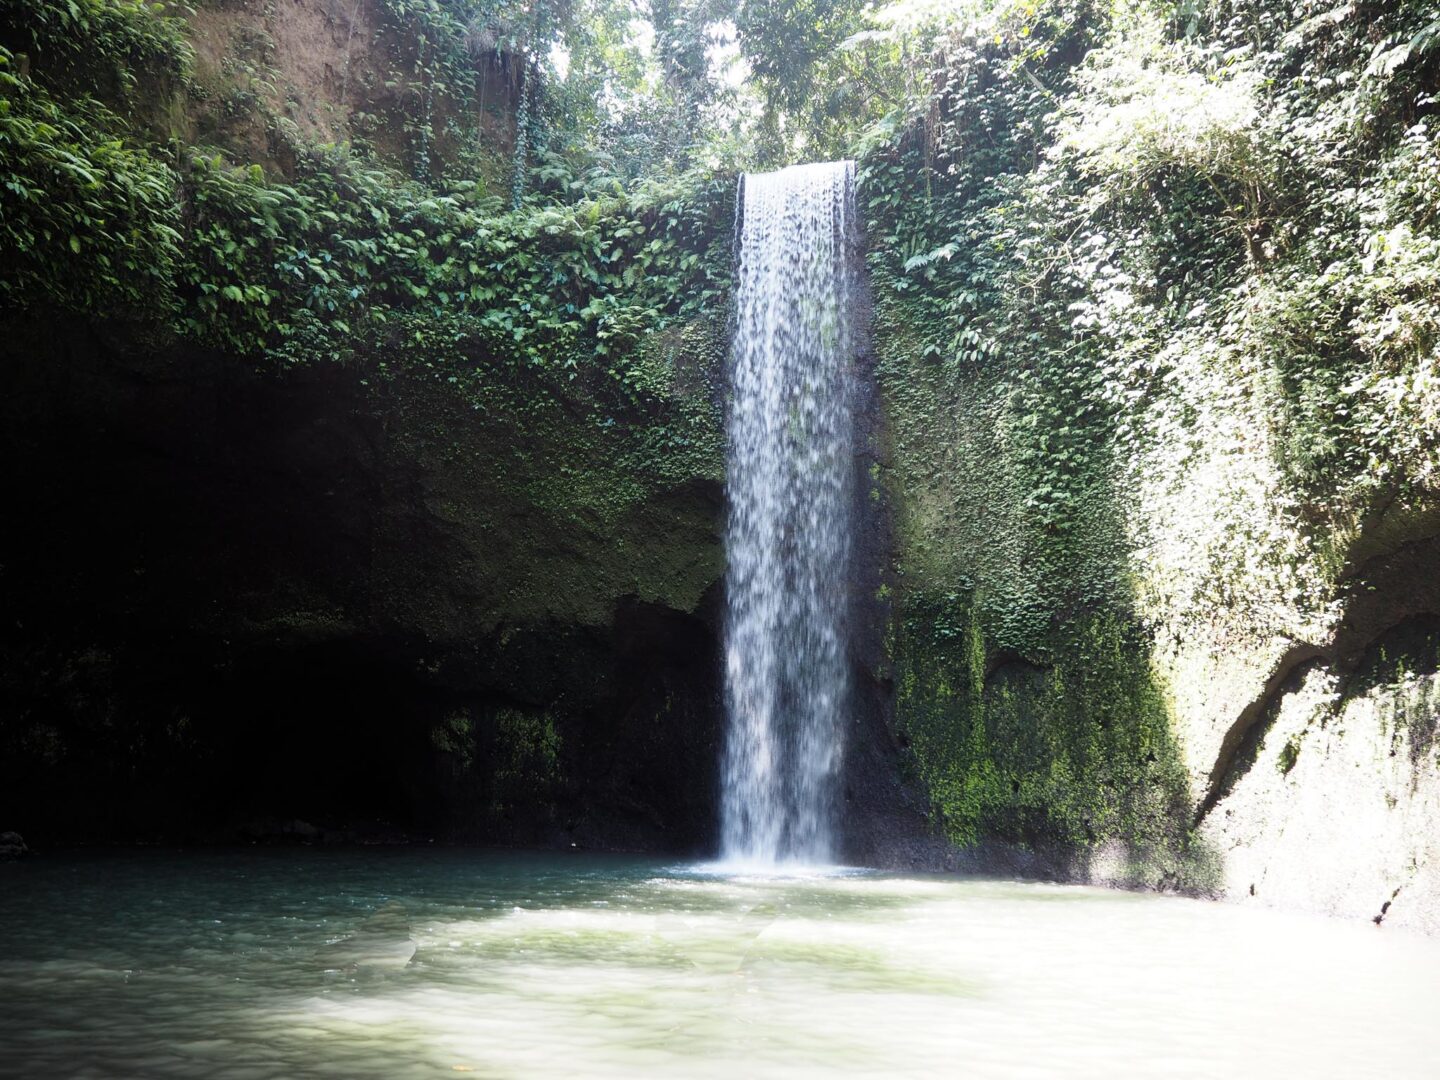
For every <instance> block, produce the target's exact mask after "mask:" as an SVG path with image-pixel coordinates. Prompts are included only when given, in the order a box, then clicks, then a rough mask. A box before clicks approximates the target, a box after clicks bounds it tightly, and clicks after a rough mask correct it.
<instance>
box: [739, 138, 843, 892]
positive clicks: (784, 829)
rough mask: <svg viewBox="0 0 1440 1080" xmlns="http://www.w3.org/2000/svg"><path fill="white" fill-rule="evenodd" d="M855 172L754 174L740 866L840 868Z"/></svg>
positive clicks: (750, 179)
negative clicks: (836, 860) (838, 792)
mask: <svg viewBox="0 0 1440 1080" xmlns="http://www.w3.org/2000/svg"><path fill="white" fill-rule="evenodd" d="M853 179H854V164H853V163H852V162H848V161H844V162H831V163H825V164H815V165H796V166H792V167H791V168H788V169H782V170H780V171H779V172H773V173H759V174H747V175H746V176H745V178H744V185H743V189H742V206H741V208H740V211H739V213H740V220H739V228H738V248H739V258H738V279H737V287H736V328H735V343H734V348H733V351H732V357H731V363H732V370H731V403H730V415H729V432H728V434H729V461H728V468H729V478H728V492H729V519H728V522H727V527H726V554H727V557H728V570H727V579H726V597H727V600H726V605H727V606H726V627H725V633H726V641H725V668H726V670H725V680H726V712H727V719H728V724H729V730H728V735H727V742H726V747H725V760H724V766H723V773H722V793H723V794H722V804H721V846H722V857H723V858H724V859H725V860H727V861H734V862H745V863H761V864H775V863H826V862H829V861H831V860H832V859H833V857H834V851H833V843H834V842H833V837H832V832H833V828H832V826H833V822H832V819H833V817H834V810H835V787H836V781H837V778H838V773H839V769H840V762H841V756H842V752H843V746H842V737H843V731H844V721H845V713H846V710H847V708H848V707H849V677H848V674H847V667H846V665H847V660H846V641H845V624H846V608H847V599H846V586H847V581H848V579H849V573H848V570H849V561H850V532H851V526H850V518H851V501H852V496H851V492H852V475H851V474H852V472H853V461H852V441H853V440H852V430H853V427H854V419H853V398H854V393H853V387H852V383H853V372H852V366H853V365H852V360H853V356H852V353H853V341H854V339H855V335H854V332H853V327H852V317H853V309H854V307H855V301H856V297H857V290H856V289H855V287H854V280H853V278H854V270H853V266H854V262H855V257H854V255H855V252H854V235H855V224H854V222H855V214H854V195H853V186H854V185H853Z"/></svg>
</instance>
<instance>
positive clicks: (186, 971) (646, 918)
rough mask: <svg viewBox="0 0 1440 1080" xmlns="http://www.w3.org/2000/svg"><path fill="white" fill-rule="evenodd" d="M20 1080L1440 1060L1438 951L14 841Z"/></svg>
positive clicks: (1334, 937) (1076, 918) (290, 854)
mask: <svg viewBox="0 0 1440 1080" xmlns="http://www.w3.org/2000/svg"><path fill="white" fill-rule="evenodd" d="M0 927H3V930H0V934H3V948H0V1001H3V1003H4V1009H3V1020H0V1074H3V1075H4V1076H7V1077H10V1076H14V1077H52V1076H53V1077H131V1076H135V1077H207V1078H217V1080H242V1078H243V1080H260V1078H265V1077H286V1078H295V1077H357V1078H368V1077H376V1078H379V1077H384V1078H401V1080H403V1078H409V1077H442V1076H443V1077H454V1076H457V1075H467V1074H468V1075H476V1076H487V1077H490V1076H493V1077H502V1076H514V1077H575V1076H600V1077H606V1076H613V1077H630V1076H664V1077H689V1076H695V1077H734V1076H791V1075H843V1076H874V1077H880V1076H971V1077H992V1076H993V1077H1030V1076H1034V1077H1051V1076H1059V1075H1064V1076H1069V1077H1074V1076H1081V1077H1088V1076H1093V1077H1113V1076H1145V1077H1161V1076H1163V1077H1190V1076H1194V1077H1214V1076H1219V1075H1224V1076H1227V1077H1238V1076H1306V1077H1346V1078H1353V1077H1363V1076H1377V1077H1378V1076H1384V1077H1388V1078H1391V1080H1394V1078H1400V1077H1419V1076H1435V1075H1437V1066H1436V1064H1435V1063H1436V1061H1437V1060H1440V1059H1437V1058H1436V1056H1435V1055H1436V1053H1437V1051H1436V1046H1437V1043H1436V1041H1435V1034H1436V1032H1437V1030H1440V1028H1437V1026H1436V1020H1435V1017H1436V1015H1437V1007H1440V945H1437V943H1436V942H1434V941H1432V940H1430V939H1426V938H1419V937H1411V936H1406V935H1403V934H1399V933H1395V932H1393V931H1390V930H1383V929H1377V928H1376V927H1373V926H1370V925H1368V924H1358V925H1357V924H1349V923H1340V922H1335V921H1331V920H1325V919H1320V918H1309V917H1300V916H1290V915H1280V914H1276V913H1273V912H1267V911H1263V910H1253V909H1248V908H1240V907H1233V906H1225V905H1217V904H1207V903H1203V902H1199V901H1191V900H1184V899H1177V898H1167V897H1157V896H1145V895H1134V894H1128V893H1122V892H1112V891H1106V890H1096V889H1085V888H1075V887H1063V886H1049V885H1032V884H1016V883H1010V882H998V881H978V880H966V879H958V878H941V877H895V876H888V875H882V874H871V873H856V872H852V873H836V874H830V875H813V876H809V877H797V878H777V877H760V876H757V877H731V876H726V875H723V874H719V873H713V872H709V871H707V870H705V869H704V868H699V869H696V868H686V867H675V866H668V865H665V864H662V863H659V862H655V861H653V860H640V859H632V858H620V857H601V856H594V855H569V856H557V855H539V854H511V853H490V852H475V851H465V850H433V849H426V850H416V849H403V850H373V851H372V850H364V851H354V852H345V851H339V852H337V851H322V850H284V851H244V852H235V853H225V852H200V853H186V854H166V853H160V852H139V853H133V852H127V853H114V854H98V855H89V854H79V855H51V856H46V857H43V858H35V859H31V860H27V861H24V862H21V863H17V864H11V865H4V866H0Z"/></svg>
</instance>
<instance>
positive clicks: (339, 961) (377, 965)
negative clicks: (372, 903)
mask: <svg viewBox="0 0 1440 1080" xmlns="http://www.w3.org/2000/svg"><path fill="white" fill-rule="evenodd" d="M417 948H418V945H417V943H416V941H415V939H414V938H413V937H412V936H411V935H410V915H409V913H408V912H407V911H406V910H405V907H404V905H403V904H399V903H397V902H395V901H393V900H392V901H391V902H389V903H388V904H385V905H383V906H382V907H380V908H379V909H378V910H377V911H376V912H375V913H374V914H373V915H371V916H370V917H369V918H367V919H366V920H365V921H364V922H362V923H361V924H360V926H359V928H358V929H357V930H356V931H355V933H353V934H351V935H350V936H349V937H346V938H342V939H341V940H339V941H335V942H332V943H331V944H329V945H326V946H325V947H324V948H323V949H321V950H320V953H319V956H318V959H319V960H320V962H321V964H322V965H323V966H324V968H325V970H327V971H358V970H362V969H370V970H383V969H387V968H403V967H405V966H406V965H407V964H409V963H410V960H411V959H412V958H413V957H414V955H415V950H416V949H417Z"/></svg>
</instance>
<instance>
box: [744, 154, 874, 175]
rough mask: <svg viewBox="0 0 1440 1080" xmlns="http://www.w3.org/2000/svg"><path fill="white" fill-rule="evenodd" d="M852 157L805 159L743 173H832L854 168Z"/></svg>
mask: <svg viewBox="0 0 1440 1080" xmlns="http://www.w3.org/2000/svg"><path fill="white" fill-rule="evenodd" d="M854 166H855V160H854V159H853V158H841V159H840V160H839V161H805V162H801V163H800V164H798V165H786V166H785V167H784V168H780V169H771V170H770V171H769V172H747V173H745V174H744V175H745V176H747V177H752V178H759V177H770V176H798V175H800V174H802V173H806V172H811V173H832V172H835V171H837V170H840V169H850V168H854Z"/></svg>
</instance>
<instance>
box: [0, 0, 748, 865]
mask: <svg viewBox="0 0 1440 1080" xmlns="http://www.w3.org/2000/svg"><path fill="white" fill-rule="evenodd" d="M459 14H460V9H459V8H454V7H444V6H439V5H412V4H398V3H385V4H369V3H362V4H359V5H335V6H333V7H324V6H319V7H310V6H305V5H296V6H286V7H284V8H276V7H274V6H273V5H250V4H238V5H228V4H227V5H221V6H218V7H216V6H205V7H202V8H199V9H197V10H194V11H187V12H179V11H177V12H176V13H174V15H171V14H167V13H165V11H164V10H163V9H160V8H152V7H148V6H142V5H130V4H124V3H113V2H109V0H96V2H95V3H90V4H82V5H78V6H77V5H69V6H65V5H52V4H48V3H31V2H16V3H14V4H10V5H8V6H5V7H4V8H3V10H0V64H3V66H0V84H3V85H0V90H3V93H4V97H3V99H0V103H3V108H0V147H3V157H0V171H3V173H4V176H5V183H4V185H3V194H0V205H3V211H4V213H3V225H0V232H3V234H4V235H5V237H6V242H7V245H8V248H7V250H9V251H10V253H11V255H12V257H11V258H9V259H8V260H7V262H6V265H5V267H4V269H3V270H0V295H3V297H4V299H5V304H6V314H5V318H4V331H5V333H4V344H3V347H0V385H3V394H0V397H3V400H4V405H3V411H4V432H5V434H4V443H5V454H4V457H5V462H6V465H5V469H4V474H3V495H0V498H3V499H4V501H5V503H6V506H7V513H6V514H5V515H4V517H5V526H4V527H3V529H0V549H3V553H4V554H3V556H0V564H3V570H0V574H3V581H4V588H5V596H6V610H7V620H6V627H5V630H4V631H3V639H4V645H5V647H4V661H3V664H0V700H3V705H0V708H3V710H4V722H3V725H0V743H3V750H0V761H3V764H0V770H3V776H0V789H3V792H4V795H3V816H5V818H6V820H7V821H11V822H13V823H15V824H17V826H19V827H21V828H23V829H24V830H25V831H26V832H27V833H28V834H29V835H31V837H32V839H35V838H38V839H39V840H40V841H41V842H43V841H44V840H45V839H46V838H50V839H54V838H57V837H66V836H69V837H75V838H84V839H97V838H104V837H112V838H119V839H124V838H132V837H136V836H142V837H143V836H155V837H161V838H166V837H168V838H185V837H194V838H218V839H224V838H235V837H237V836H246V835H260V836H263V835H271V834H277V835H282V836H291V837H294V836H296V835H300V836H301V837H302V838H306V837H311V836H313V835H314V832H313V830H314V829H320V830H326V829H328V830H329V831H330V832H331V833H332V834H334V835H339V836H349V837H357V836H358V837H364V836H367V835H371V834H375V835H404V834H407V833H408V834H411V835H413V834H415V833H420V834H425V833H428V834H430V835H440V836H452V837H463V838H468V839H478V840H500V841H507V842H544V843H572V842H573V843H580V844H601V845H609V846H621V847H632V846H642V847H658V848H664V849H678V850H692V849H698V848H703V846H704V845H705V844H706V843H707V841H708V838H709V836H710V835H711V832H712V831H713V815H714V809H713V808H714V804H715V799H714V797H713V787H714V774H715V762H716V760H717V759H718V738H719V734H718V707H719V706H718V702H719V697H718V690H717V687H716V684H715V680H716V668H715V653H716V644H715V628H714V618H713V610H712V609H713V607H714V603H715V589H716V584H717V581H718V579H719V577H720V573H721V556H720V549H719V541H718V529H719V517H720V512H721V484H722V481H723V460H722V448H721V442H722V436H721V429H720V419H721V418H720V408H721V400H722V391H721V386H720V382H721V367H720V365H721V360H722V358H723V355H724V351H725V332H724V318H725V308H724V296H725V288H726V281H727V279H728V275H729V269H730V251H729V227H730V222H731V220H732V217H733V209H732V206H733V195H732V192H733V180H730V179H714V178H712V177H710V176H708V175H702V174H691V175H689V176H686V177H683V178H680V179H678V180H673V181H672V182H670V183H669V184H668V185H667V184H659V183H657V184H649V185H645V186H643V187H637V188H632V189H630V190H629V191H622V190H620V188H619V187H618V185H613V184H610V185H606V184H603V183H602V184H601V186H602V187H604V188H605V190H604V191H596V192H593V193H592V192H590V191H586V192H581V193H580V194H579V195H578V196H576V197H574V198H570V199H568V200H567V201H565V202H564V203H555V202H554V201H552V200H547V199H542V198H535V199H526V200H523V201H522V202H521V204H520V205H518V206H517V207H514V208H512V207H511V206H510V204H511V202H512V197H513V196H514V195H515V194H516V192H517V191H518V190H519V189H518V188H516V187H515V186H514V184H513V181H514V178H515V176H518V175H520V174H521V173H522V172H523V173H526V174H528V173H530V171H531V164H532V163H531V162H530V161H528V160H526V159H525V157H524V156H523V155H521V154H520V153H519V152H518V151H517V134H516V132H517V125H518V124H520V123H521V122H522V121H521V120H517V112H518V111H520V110H521V108H522V99H523V97H524V82H525V80H526V79H527V78H538V69H537V68H535V66H534V63H533V60H530V59H527V54H526V53H525V50H524V47H523V46H524V43H525V32H526V31H525V27H526V26H527V25H528V24H527V23H526V22H525V18H526V17H525V16H524V12H523V11H519V9H517V10H515V11H511V10H510V9H507V8H505V7H504V5H492V6H491V7H488V8H487V7H485V6H483V5H477V6H473V7H472V9H470V10H469V11H468V21H465V22H462V21H460V19H459ZM517 19H518V20H519V22H518V23H517V22H516V20H517ZM517 27H518V29H517ZM532 29H533V28H532ZM338 140H344V141H343V142H337V141H338ZM296 822H299V824H296ZM367 822H368V823H369V824H366V823H367ZM377 823H378V824H377ZM297 830H298V832H297ZM397 830H398V832H397Z"/></svg>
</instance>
